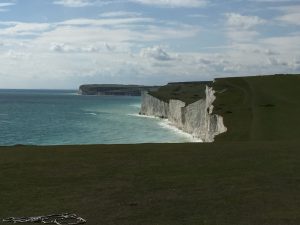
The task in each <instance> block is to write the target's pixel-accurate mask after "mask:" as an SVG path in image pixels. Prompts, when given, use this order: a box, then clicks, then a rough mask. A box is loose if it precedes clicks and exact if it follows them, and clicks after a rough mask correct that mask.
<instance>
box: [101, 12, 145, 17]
mask: <svg viewBox="0 0 300 225" xmlns="http://www.w3.org/2000/svg"><path fill="white" fill-rule="evenodd" d="M141 15H142V13H138V12H128V11H112V12H106V13H101V14H100V16H101V17H139V16H141Z"/></svg>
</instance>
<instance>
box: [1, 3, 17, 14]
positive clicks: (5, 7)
mask: <svg viewBox="0 0 300 225" xmlns="http://www.w3.org/2000/svg"><path fill="white" fill-rule="evenodd" d="M13 5H15V3H12V2H2V3H0V12H5V11H8V7H9V6H13Z"/></svg>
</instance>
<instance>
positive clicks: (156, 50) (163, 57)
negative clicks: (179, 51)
mask: <svg viewBox="0 0 300 225" xmlns="http://www.w3.org/2000/svg"><path fill="white" fill-rule="evenodd" d="M140 55H141V56H142V57H145V58H152V59H156V60H159V61H169V60H172V57H171V56H170V55H169V54H168V53H167V52H166V51H165V50H164V49H163V48H162V47H160V46H154V47H149V48H143V49H142V50H141V53H140Z"/></svg>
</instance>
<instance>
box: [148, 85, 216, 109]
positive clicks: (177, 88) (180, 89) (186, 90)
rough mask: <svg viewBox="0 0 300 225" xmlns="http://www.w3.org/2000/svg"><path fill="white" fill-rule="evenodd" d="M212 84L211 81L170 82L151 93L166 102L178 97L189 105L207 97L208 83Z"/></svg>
mask: <svg viewBox="0 0 300 225" xmlns="http://www.w3.org/2000/svg"><path fill="white" fill-rule="evenodd" d="M211 84H212V82H211V81H203V82H177V83H169V84H167V85H165V86H162V87H160V88H159V89H158V90H155V91H150V92H149V94H150V95H152V96H154V97H156V98H158V99H160V100H162V101H164V102H169V101H170V100H171V99H176V100H180V101H183V102H185V103H186V104H187V105H188V104H191V103H193V102H196V101H198V100H199V99H202V98H205V89H206V85H209V86H210V85H211Z"/></svg>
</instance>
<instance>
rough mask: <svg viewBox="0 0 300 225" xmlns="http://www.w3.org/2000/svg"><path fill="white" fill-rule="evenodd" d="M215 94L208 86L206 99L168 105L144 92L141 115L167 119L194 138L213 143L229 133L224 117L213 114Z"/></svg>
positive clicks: (171, 101) (175, 101)
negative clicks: (222, 134) (221, 135)
mask: <svg viewBox="0 0 300 225" xmlns="http://www.w3.org/2000/svg"><path fill="white" fill-rule="evenodd" d="M214 94H215V91H214V90H213V88H211V87H208V86H206V90H205V96H206V97H205V98H203V99H200V100H198V101H196V102H194V103H192V104H189V105H186V103H184V102H182V101H180V100H170V101H169V102H168V103H167V102H164V101H162V100H160V99H158V98H155V97H153V96H151V95H150V94H148V93H147V92H144V93H142V105H141V110H140V114H141V115H147V116H156V117H160V118H167V119H168V120H169V121H170V122H171V123H172V124H173V125H174V126H175V127H177V128H179V129H181V130H182V131H184V132H187V133H189V134H191V135H193V137H195V138H199V139H201V140H202V141H203V142H213V141H214V138H215V136H216V135H218V134H221V133H224V132H226V131H227V128H226V127H225V125H224V123H223V117H221V116H219V115H216V114H213V107H214V106H213V102H214V100H215V99H216V97H215V95H214Z"/></svg>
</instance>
